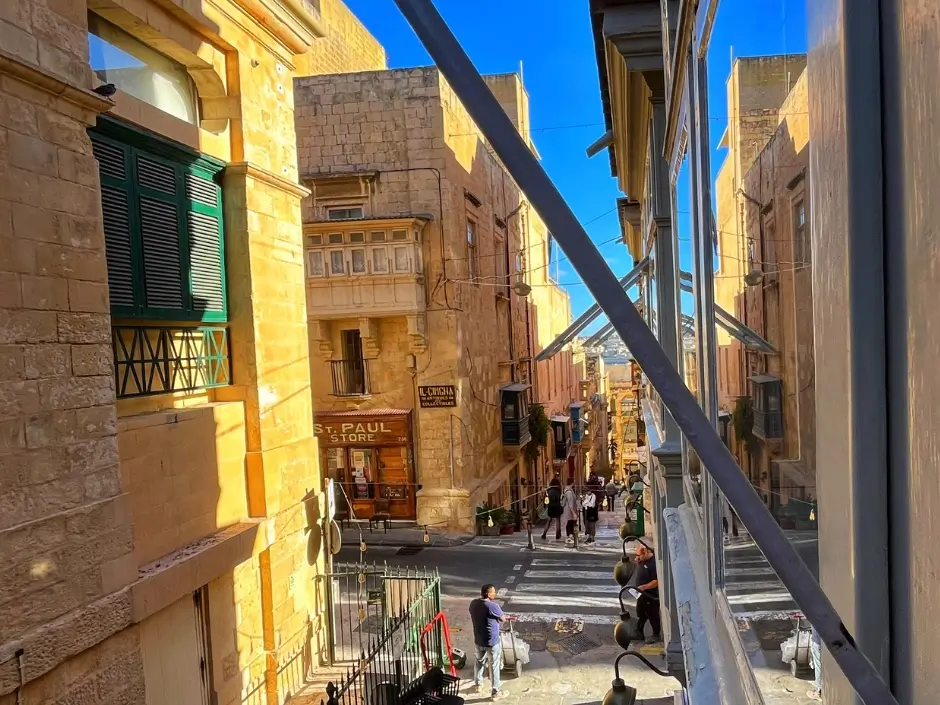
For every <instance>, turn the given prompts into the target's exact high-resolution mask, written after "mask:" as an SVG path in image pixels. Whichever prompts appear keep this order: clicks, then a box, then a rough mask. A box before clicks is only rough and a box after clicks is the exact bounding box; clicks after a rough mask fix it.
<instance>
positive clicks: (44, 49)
mask: <svg viewBox="0 0 940 705" xmlns="http://www.w3.org/2000/svg"><path fill="white" fill-rule="evenodd" d="M38 63H39V65H40V66H41V67H42V68H44V69H46V70H47V71H49V72H50V73H54V74H57V75H58V76H60V77H62V78H64V79H66V80H67V81H69V82H70V83H72V84H74V85H76V86H81V87H83V88H84V87H86V86H88V85H90V83H91V67H90V66H89V65H88V55H87V53H86V55H85V56H83V57H78V56H75V55H74V54H70V53H69V52H67V51H63V50H62V49H60V48H59V47H57V46H55V45H53V44H50V43H49V42H45V41H43V42H39V62H38Z"/></svg>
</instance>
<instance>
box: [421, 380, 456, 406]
mask: <svg viewBox="0 0 940 705" xmlns="http://www.w3.org/2000/svg"><path fill="white" fill-rule="evenodd" d="M418 403H419V404H420V405H421V408H422V409H446V408H450V407H455V406H457V388H456V387H455V386H454V385H452V384H436V385H431V386H426V387H418Z"/></svg>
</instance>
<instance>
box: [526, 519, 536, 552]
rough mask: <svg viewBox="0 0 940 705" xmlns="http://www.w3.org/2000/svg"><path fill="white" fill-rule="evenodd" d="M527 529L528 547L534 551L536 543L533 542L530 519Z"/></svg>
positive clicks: (527, 522)
mask: <svg viewBox="0 0 940 705" xmlns="http://www.w3.org/2000/svg"><path fill="white" fill-rule="evenodd" d="M525 529H526V531H527V532H528V534H529V545H528V546H526V548H527V549H529V550H530V551H534V550H535V544H534V543H533V542H532V522H531V521H528V520H527V521H526V523H525Z"/></svg>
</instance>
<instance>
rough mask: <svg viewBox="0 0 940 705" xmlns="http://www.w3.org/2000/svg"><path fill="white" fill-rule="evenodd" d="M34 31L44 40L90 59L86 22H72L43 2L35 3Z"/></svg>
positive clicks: (77, 55) (80, 57) (67, 51)
mask: <svg viewBox="0 0 940 705" xmlns="http://www.w3.org/2000/svg"><path fill="white" fill-rule="evenodd" d="M33 33H34V34H35V36H36V37H37V38H38V39H39V40H40V41H43V42H48V43H49V44H51V45H53V46H56V47H60V48H61V49H62V50H64V51H65V52H66V53H68V54H71V55H72V56H73V57H77V58H79V59H85V60H86V61H87V59H88V33H87V30H86V29H85V22H84V21H80V22H71V21H70V20H69V19H68V18H66V17H64V16H63V15H61V14H58V13H57V12H54V11H53V10H51V9H49V8H47V7H45V6H44V5H41V4H38V3H37V4H34V5H33Z"/></svg>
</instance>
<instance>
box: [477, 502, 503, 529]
mask: <svg viewBox="0 0 940 705" xmlns="http://www.w3.org/2000/svg"><path fill="white" fill-rule="evenodd" d="M498 511H499V510H494V509H493V508H492V507H491V506H490V505H489V503H488V502H484V503H483V504H480V505H477V535H478V536H499V522H497V521H496V519H497V517H498ZM491 519H492V520H493V526H490V520H491Z"/></svg>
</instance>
